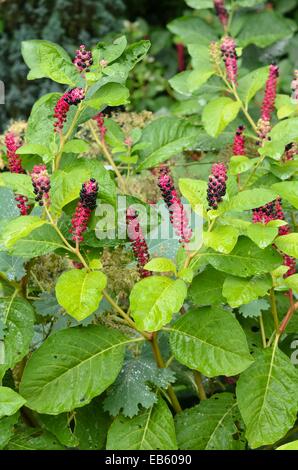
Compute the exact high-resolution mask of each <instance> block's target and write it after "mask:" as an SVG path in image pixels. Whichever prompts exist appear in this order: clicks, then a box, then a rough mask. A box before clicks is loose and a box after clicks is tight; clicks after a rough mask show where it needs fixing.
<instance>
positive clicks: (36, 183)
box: [31, 165, 51, 206]
mask: <svg viewBox="0 0 298 470" xmlns="http://www.w3.org/2000/svg"><path fill="white" fill-rule="evenodd" d="M31 180H32V185H33V192H34V194H35V201H37V202H38V204H39V205H40V206H43V205H44V204H45V205H46V206H48V205H49V203H50V195H49V192H50V189H51V183H50V178H49V175H48V172H47V167H46V166H45V165H35V166H34V167H33V171H32V173H31Z"/></svg>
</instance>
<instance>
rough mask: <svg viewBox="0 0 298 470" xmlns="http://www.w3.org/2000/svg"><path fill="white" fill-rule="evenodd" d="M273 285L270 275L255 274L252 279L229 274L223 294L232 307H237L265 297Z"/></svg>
mask: <svg viewBox="0 0 298 470" xmlns="http://www.w3.org/2000/svg"><path fill="white" fill-rule="evenodd" d="M271 287H272V281H271V278H270V276H254V277H252V278H251V279H243V278H239V277H235V276H228V277H227V278H226V279H225V281H224V284H223V290H222V294H223V296H224V297H225V298H226V299H227V302H228V304H229V305H230V306H231V307H232V308H237V307H240V305H243V304H248V303H249V302H251V301H252V300H256V299H258V298H259V297H263V296H264V295H266V294H267V292H268V290H269V289H270V288H271Z"/></svg>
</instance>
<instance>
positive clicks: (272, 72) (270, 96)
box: [261, 64, 279, 122]
mask: <svg viewBox="0 0 298 470" xmlns="http://www.w3.org/2000/svg"><path fill="white" fill-rule="evenodd" d="M278 75H279V68H278V66H277V65H273V64H271V65H270V67H269V76H268V79H267V82H266V86H265V94H264V98H263V103H262V114H261V119H262V120H263V121H268V122H270V120H271V115H272V113H273V111H274V103H275V97H276V88H277V79H278Z"/></svg>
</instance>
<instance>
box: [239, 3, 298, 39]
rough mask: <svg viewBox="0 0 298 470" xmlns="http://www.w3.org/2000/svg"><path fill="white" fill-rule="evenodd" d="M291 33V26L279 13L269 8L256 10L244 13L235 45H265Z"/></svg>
mask: <svg viewBox="0 0 298 470" xmlns="http://www.w3.org/2000/svg"><path fill="white" fill-rule="evenodd" d="M232 34H233V32H232ZM292 34H293V29H292V27H291V26H290V25H289V23H288V21H287V20H286V19H285V18H283V17H282V16H281V15H279V14H277V13H276V12H274V11H270V10H266V11H258V12H257V13H251V14H246V15H245V21H243V22H242V28H241V30H240V33H239V34H238V37H237V45H238V47H246V46H248V45H249V44H255V45H256V46H258V47H267V46H269V45H270V44H272V43H274V42H277V41H279V40H280V39H284V38H287V37H290V36H291V35H292Z"/></svg>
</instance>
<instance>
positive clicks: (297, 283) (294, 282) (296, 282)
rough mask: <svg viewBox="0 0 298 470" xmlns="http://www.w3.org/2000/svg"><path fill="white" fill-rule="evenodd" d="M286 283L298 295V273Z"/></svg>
mask: <svg viewBox="0 0 298 470" xmlns="http://www.w3.org/2000/svg"><path fill="white" fill-rule="evenodd" d="M284 282H285V284H287V286H288V287H289V288H290V289H292V290H293V291H294V293H295V294H298V273H297V274H292V275H291V276H289V277H287V278H286V279H285V280H284Z"/></svg>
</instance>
